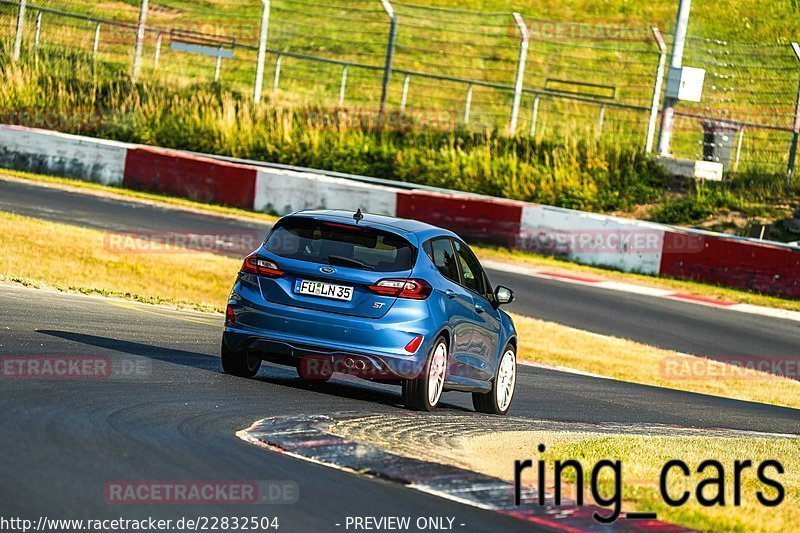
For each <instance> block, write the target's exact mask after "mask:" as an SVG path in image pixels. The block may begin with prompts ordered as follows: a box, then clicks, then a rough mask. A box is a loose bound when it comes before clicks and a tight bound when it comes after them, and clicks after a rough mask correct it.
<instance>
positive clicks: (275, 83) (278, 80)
mask: <svg viewBox="0 0 800 533" xmlns="http://www.w3.org/2000/svg"><path fill="white" fill-rule="evenodd" d="M282 59H283V56H282V55H281V54H278V58H277V59H276V60H275V76H273V78H272V92H273V93H274V92H277V91H278V85H279V84H280V83H281V60H282Z"/></svg>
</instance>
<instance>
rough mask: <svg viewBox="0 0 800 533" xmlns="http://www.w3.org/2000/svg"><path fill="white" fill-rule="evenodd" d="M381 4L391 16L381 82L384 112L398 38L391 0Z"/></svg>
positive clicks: (382, 110)
mask: <svg viewBox="0 0 800 533" xmlns="http://www.w3.org/2000/svg"><path fill="white" fill-rule="evenodd" d="M381 6H383V10H384V11H385V12H386V15H387V16H388V17H389V42H388V43H387V44H386V61H385V62H384V65H383V83H382V84H381V103H380V107H379V108H378V111H379V112H380V113H381V114H383V112H384V111H385V109H386V99H387V98H388V97H389V80H390V79H391V77H392V60H393V59H394V42H395V39H396V38H397V15H395V12H394V8H393V7H392V4H391V3H389V0H381Z"/></svg>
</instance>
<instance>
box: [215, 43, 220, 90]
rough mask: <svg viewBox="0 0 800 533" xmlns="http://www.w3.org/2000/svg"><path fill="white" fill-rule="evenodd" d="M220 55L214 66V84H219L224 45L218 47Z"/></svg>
mask: <svg viewBox="0 0 800 533" xmlns="http://www.w3.org/2000/svg"><path fill="white" fill-rule="evenodd" d="M218 49H219V55H218V56H217V62H216V64H215V65H214V83H219V71H220V70H222V45H219V46H218Z"/></svg>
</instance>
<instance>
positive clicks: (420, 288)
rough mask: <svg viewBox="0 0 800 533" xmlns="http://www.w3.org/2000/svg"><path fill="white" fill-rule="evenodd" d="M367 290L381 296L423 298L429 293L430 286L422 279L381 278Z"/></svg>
mask: <svg viewBox="0 0 800 533" xmlns="http://www.w3.org/2000/svg"><path fill="white" fill-rule="evenodd" d="M369 290H371V291H372V292H374V293H376V294H380V295H382V296H394V297H396V298H410V299H412V300H424V299H425V298H427V297H428V296H429V295H430V293H431V286H430V285H429V284H428V282H427V281H425V280H423V279H382V280H380V281H379V282H378V283H376V284H375V285H370V286H369Z"/></svg>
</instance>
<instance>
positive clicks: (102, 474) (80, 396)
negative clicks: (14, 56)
mask: <svg viewBox="0 0 800 533" xmlns="http://www.w3.org/2000/svg"><path fill="white" fill-rule="evenodd" d="M0 209H2V210H6V211H14V212H17V213H20V214H24V215H28V216H34V217H39V218H45V219H48V220H54V221H59V222H67V223H73V224H80V225H85V226H91V227H95V228H101V229H108V228H113V229H117V230H120V229H125V230H135V229H161V230H164V229H166V230H174V231H208V230H214V231H227V230H231V231H235V230H241V229H248V230H250V229H253V227H255V226H252V225H243V224H242V223H240V222H237V221H234V220H231V219H221V218H217V217H210V216H203V215H197V214H191V213H185V212H181V211H177V210H172V209H164V208H160V207H152V206H146V205H142V204H137V203H131V202H120V201H112V200H108V199H102V198H98V197H95V196H89V195H82V194H74V193H65V192H62V191H58V190H55V189H43V188H41V187H36V186H32V185H21V184H17V183H12V182H6V181H1V180H0ZM491 277H492V280H493V281H494V282H495V283H498V282H501V283H505V284H508V285H510V286H512V287H513V288H514V289H515V290H516V291H517V295H518V301H517V303H516V304H515V305H514V307H513V310H514V311H516V312H518V313H522V314H528V315H531V316H540V317H542V318H546V319H550V320H555V321H558V322H563V323H566V324H570V325H574V326H577V327H581V328H583V329H588V330H591V331H598V332H602V333H611V334H615V335H619V336H625V337H630V338H634V339H636V340H641V341H645V342H652V343H654V344H658V345H662V346H665V347H669V348H677V349H680V350H684V351H691V352H695V353H701V354H707V355H717V356H724V355H725V354H731V353H735V354H743V353H744V354H752V355H764V354H770V353H774V354H777V355H787V354H796V353H797V350H798V346H800V334H798V332H797V330H798V329H800V328H798V327H797V325H796V323H792V322H784V321H781V320H776V319H762V318H761V317H755V316H749V315H744V314H739V313H733V312H725V311H721V310H717V309H712V308H707V307H702V306H697V305H693V304H688V303H680V302H666V301H664V300H654V299H652V298H647V297H643V296H633V295H623V294H620V293H614V292H611V291H603V290H599V289H592V288H587V287H583V286H578V285H570V284H564V283H559V282H555V281H546V280H541V279H538V278H530V277H525V276H512V275H507V274H500V273H491ZM221 327H222V317H216V316H211V315H203V314H200V313H194V312H186V311H175V310H170V309H166V308H161V307H156V306H148V305H145V304H137V303H132V302H126V301H118V300H111V299H103V298H96V297H89V296H81V295H71V294H60V293H55V292H49V291H39V290H35V289H27V288H23V287H16V286H7V285H6V286H4V285H0V357H7V356H12V355H91V356H103V357H110V358H111V361H112V362H113V364H117V363H125V362H129V363H130V362H134V363H137V364H138V365H139V366H140V367H141V368H140V371H139V372H137V373H136V374H135V375H133V376H119V377H112V378H108V379H96V380H82V381H78V380H14V379H6V380H0V413H1V414H0V446H2V447H1V448H0V449H2V450H3V451H2V453H3V460H2V461H0V479H2V482H0V498H2V501H3V502H4V506H5V508H7V509H14V510H15V511H16V513H17V515H19V516H31V517H35V516H39V515H41V514H42V513H47V514H48V516H51V517H59V518H70V517H72V518H103V517H117V516H124V517H126V518H136V517H144V516H158V517H171V518H175V517H181V516H209V515H218V516H223V515H225V516H233V515H251V514H254V512H255V513H257V514H259V515H261V514H266V515H269V514H270V513H272V514H274V515H275V516H278V517H279V520H280V526H281V529H280V530H279V531H312V530H313V531H341V530H343V528H341V527H337V526H336V525H335V524H337V523H342V522H343V520H344V519H345V516H346V515H366V514H372V515H410V516H414V517H417V516H453V517H455V518H456V523H457V524H460V523H463V524H465V526H464V527H463V528H460V529H463V530H468V531H514V530H522V529H523V528H524V529H525V530H526V531H530V530H531V526H530V524H525V523H522V522H517V521H515V520H514V519H511V518H507V517H502V516H498V515H496V514H492V513H490V512H488V511H482V510H478V509H474V508H471V507H467V506H464V505H461V504H458V503H455V502H452V501H448V500H442V499H438V498H433V497H431V496H429V495H426V494H423V493H419V492H416V491H413V490H409V489H407V488H404V487H401V486H398V485H394V484H391V483H387V482H384V481H380V480H374V479H368V478H364V477H361V476H357V475H355V474H349V473H344V472H341V471H337V470H334V469H330V468H326V467H323V466H320V465H316V464H312V463H308V462H304V461H301V460H298V459H294V458H291V457H287V456H285V455H280V454H276V453H272V452H268V451H265V450H262V449H259V448H258V447H256V446H253V445H250V444H247V443H245V442H243V441H242V440H240V439H238V438H237V437H236V436H235V435H234V434H235V432H236V431H238V430H241V429H243V428H246V427H248V426H249V425H250V424H252V423H253V422H254V421H256V420H258V419H261V418H264V417H267V416H282V415H303V414H326V413H333V412H362V413H364V414H369V413H397V412H398V411H401V410H402V408H401V407H400V405H399V404H400V392H399V388H396V387H388V386H376V385H372V384H367V383H364V382H350V381H344V380H341V379H338V378H335V379H334V380H333V381H332V382H330V383H328V384H313V385H305V384H303V383H301V382H300V381H299V380H298V379H296V377H295V373H294V371H293V370H290V369H283V368H279V367H273V366H266V365H265V366H264V367H262V370H261V372H260V373H259V375H258V377H257V378H256V379H254V380H246V379H240V378H234V377H232V376H228V375H225V374H223V373H221V368H220V364H219V358H218V355H217V354H218V349H219V341H220V332H221ZM687 347H689V348H687ZM691 347H694V349H690V348H691ZM517 387H518V388H517V393H516V397H515V401H514V405H513V407H512V410H511V414H512V415H514V416H516V417H531V418H533V417H536V418H544V419H555V420H565V421H585V422H590V423H591V422H598V423H601V422H616V423H624V424H637V423H660V424H676V425H684V426H697V427H724V428H732V429H742V430H753V431H763V432H781V433H800V413H799V412H798V411H796V410H792V409H785V408H779V407H773V406H768V405H762V404H754V403H747V402H740V401H735V400H726V399H721V398H715V397H710V396H703V395H698V394H691V393H684V392H679V391H671V390H667V389H660V388H656V387H648V386H642V385H634V384H628V383H623V382H617V381H612V380H605V379H599V378H593V377H587V376H579V375H574V374H567V373H561V372H555V371H549V370H543V369H534V368H529V367H521V370H520V375H519V379H518V386H517ZM443 401H444V406H443V408H442V411H443V412H444V413H446V412H448V411H451V412H463V411H464V410H469V411H471V405H470V402H469V396H468V395H463V394H458V393H447V394H446V395H445V397H444V398H443ZM533 453H534V451H533V450H531V454H533ZM514 459H515V458H511V457H510V458H509V468H510V467H511V464H512V461H513V460H514ZM130 479H160V480H169V479H215V480H226V479H227V480H233V479H238V480H293V481H297V482H298V484H299V487H300V501H299V503H296V504H290V505H274V506H268V507H264V508H259V509H257V510H256V511H254V510H253V508H252V506H250V508H249V509H246V508H242V507H235V506H225V505H216V506H213V507H208V506H191V505H183V506H172V505H151V506H144V505H110V504H107V503H106V502H105V501H104V497H103V486H104V484H106V483H107V482H109V481H113V480H130ZM456 529H457V530H458V529H459V528H458V527H457V528H456Z"/></svg>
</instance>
